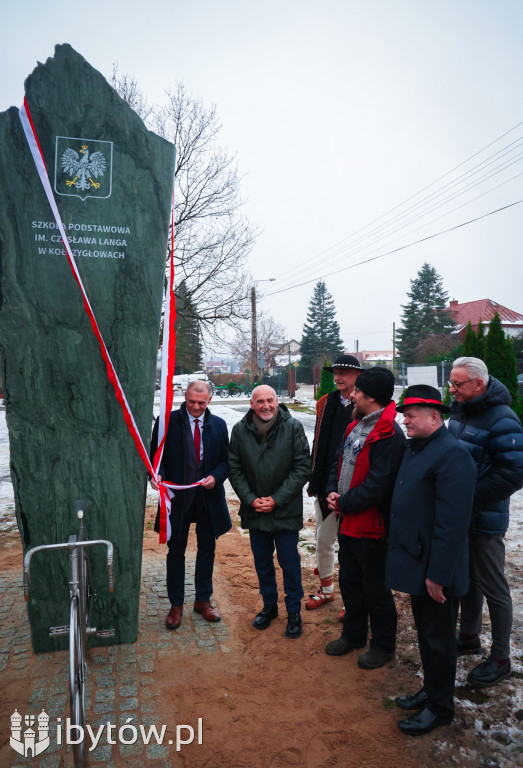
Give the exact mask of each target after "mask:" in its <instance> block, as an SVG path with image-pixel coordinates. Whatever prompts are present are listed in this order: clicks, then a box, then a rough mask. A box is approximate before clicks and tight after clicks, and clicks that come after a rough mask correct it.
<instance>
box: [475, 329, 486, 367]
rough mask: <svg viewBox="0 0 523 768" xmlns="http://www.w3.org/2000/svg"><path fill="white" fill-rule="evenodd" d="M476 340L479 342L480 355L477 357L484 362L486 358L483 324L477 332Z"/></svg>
mask: <svg viewBox="0 0 523 768" xmlns="http://www.w3.org/2000/svg"><path fill="white" fill-rule="evenodd" d="M476 338H477V340H478V354H477V355H476V357H479V359H480V360H483V359H484V357H485V326H484V325H483V323H480V324H479V325H478V330H477V331H476Z"/></svg>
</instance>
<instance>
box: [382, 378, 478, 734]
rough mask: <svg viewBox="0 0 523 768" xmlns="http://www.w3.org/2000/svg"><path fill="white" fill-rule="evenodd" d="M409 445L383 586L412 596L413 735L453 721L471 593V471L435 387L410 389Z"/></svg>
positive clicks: (405, 703)
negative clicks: (463, 607)
mask: <svg viewBox="0 0 523 768" xmlns="http://www.w3.org/2000/svg"><path fill="white" fill-rule="evenodd" d="M397 410H398V411H399V412H400V413H403V416H404V422H403V423H404V426H405V427H406V429H407V437H409V438H411V439H410V440H408V441H407V444H406V447H405V452H404V455H403V460H402V462H401V466H400V469H399V472H398V476H397V478H396V483H395V486H394V493H393V496H392V507H391V520H390V534H389V550H388V555H387V566H386V583H387V585H388V586H389V587H391V588H392V589H395V590H398V591H400V592H406V593H407V594H410V596H411V605H412V613H413V616H414V620H415V622H416V628H417V630H418V643H419V649H420V655H421V662H422V665H423V673H424V678H423V687H422V689H421V690H420V691H417V692H416V693H412V694H407V695H403V696H399V697H398V698H397V699H396V703H397V704H398V706H400V707H401V708H402V709H405V710H408V711H411V712H412V714H411V715H410V717H408V718H406V719H404V720H401V721H400V722H399V723H398V725H399V727H400V729H401V730H402V731H403V732H404V733H408V734H409V735H412V736H417V735H420V734H423V733H428V732H429V731H432V730H433V729H434V728H437V727H438V726H441V725H448V724H449V723H451V722H452V720H453V718H454V683H455V678H456V662H457V646H456V622H457V617H458V606H459V598H460V596H461V595H464V594H465V593H466V592H467V589H468V529H469V525H470V520H471V516H472V502H473V498H474V484H475V479H476V468H475V466H474V462H473V460H472V459H471V457H470V454H469V452H468V451H467V449H466V448H465V447H464V446H462V445H461V444H460V442H459V441H458V440H457V439H456V438H455V437H453V436H452V435H451V434H450V433H449V432H448V431H447V429H446V427H445V424H444V414H445V413H447V412H448V410H449V409H448V408H447V406H446V405H443V403H442V401H441V394H440V392H439V390H438V389H435V388H434V387H431V386H429V385H428V384H416V385H414V386H411V387H408V389H407V391H406V393H405V399H404V401H403V404H402V405H400V406H398V407H397Z"/></svg>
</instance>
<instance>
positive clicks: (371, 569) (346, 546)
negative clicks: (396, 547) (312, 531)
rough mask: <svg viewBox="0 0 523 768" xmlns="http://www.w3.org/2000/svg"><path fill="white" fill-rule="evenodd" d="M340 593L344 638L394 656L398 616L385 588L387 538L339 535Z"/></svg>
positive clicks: (357, 644)
mask: <svg viewBox="0 0 523 768" xmlns="http://www.w3.org/2000/svg"><path fill="white" fill-rule="evenodd" d="M338 541H339V545H340V548H339V552H338V562H339V564H340V575H339V583H340V591H341V596H342V598H343V604H344V605H345V616H344V617H343V630H342V635H344V636H345V637H347V638H348V639H349V640H351V642H352V643H353V644H354V645H355V646H357V647H358V646H361V647H363V646H364V645H367V635H368V631H369V621H370V630H371V633H372V637H371V641H370V645H371V647H375V648H380V649H381V650H383V651H385V652H387V653H393V652H394V650H395V648H396V628H397V623H398V614H397V613H396V604H395V602H394V597H393V596H392V592H391V590H390V589H388V588H387V587H386V586H385V558H386V556H387V542H386V540H385V539H355V538H353V537H352V536H345V535H344V534H342V533H340V534H339V535H338Z"/></svg>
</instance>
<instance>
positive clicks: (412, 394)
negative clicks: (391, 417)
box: [396, 384, 450, 413]
mask: <svg viewBox="0 0 523 768" xmlns="http://www.w3.org/2000/svg"><path fill="white" fill-rule="evenodd" d="M408 405H426V406H430V408H436V409H437V410H438V411H441V413H450V408H449V407H448V406H447V405H443V403H442V402H441V392H440V391H439V389H436V387H431V386H430V385H429V384H413V385H412V386H411V387H407V390H406V392H405V397H404V399H403V405H397V406H396V410H397V411H399V413H403V411H404V410H405V408H406V407H407V406H408Z"/></svg>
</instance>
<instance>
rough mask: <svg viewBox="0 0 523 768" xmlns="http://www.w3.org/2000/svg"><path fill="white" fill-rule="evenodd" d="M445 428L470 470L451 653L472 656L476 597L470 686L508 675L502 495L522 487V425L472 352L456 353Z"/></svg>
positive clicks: (506, 499)
mask: <svg viewBox="0 0 523 768" xmlns="http://www.w3.org/2000/svg"><path fill="white" fill-rule="evenodd" d="M449 385H450V392H451V394H452V395H454V400H453V401H452V403H451V406H450V413H451V415H450V422H449V432H451V433H452V434H453V435H455V436H456V437H457V438H458V439H459V440H460V441H461V442H462V443H463V444H464V445H465V446H466V448H468V450H469V453H470V455H471V456H472V458H473V459H474V462H475V464H476V470H477V479H476V487H475V492H474V507H473V515H472V524H471V529H470V538H469V546H470V555H469V558H470V559H469V562H470V566H469V567H470V588H469V591H468V593H467V595H466V596H465V597H463V598H462V600H461V624H460V633H459V636H458V655H463V654H468V653H480V652H481V650H482V648H481V640H480V637H479V633H480V632H481V623H482V610H483V597H486V599H487V604H488V609H489V615H490V623H491V632H492V647H491V651H490V655H489V657H488V658H487V659H486V660H485V661H483V662H482V663H481V664H478V665H477V666H476V667H474V668H473V669H472V671H471V672H469V675H468V678H467V679H468V681H469V683H470V684H471V685H473V686H474V687H477V688H487V687H489V686H492V685H495V684H496V683H499V682H500V681H501V680H503V679H505V678H506V677H508V676H509V675H510V673H511V665H510V631H511V628H512V600H511V597H510V590H509V586H508V584H507V580H506V578H505V544H504V541H503V539H504V536H505V533H506V531H507V528H508V524H509V503H510V496H511V494H513V493H514V492H515V491H517V490H518V489H519V488H521V486H522V485H523V430H522V428H521V423H520V421H519V419H518V417H517V416H516V414H515V413H514V411H513V410H512V408H511V407H510V403H511V396H510V394H509V391H508V389H507V388H506V387H505V385H504V384H502V383H501V382H500V381H498V380H497V379H495V378H494V377H493V376H489V373H488V370H487V366H486V365H485V363H484V362H483V361H482V360H480V359H479V358H476V357H459V358H458V359H457V360H455V361H454V363H453V366H452V373H451V376H450V381H449Z"/></svg>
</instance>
